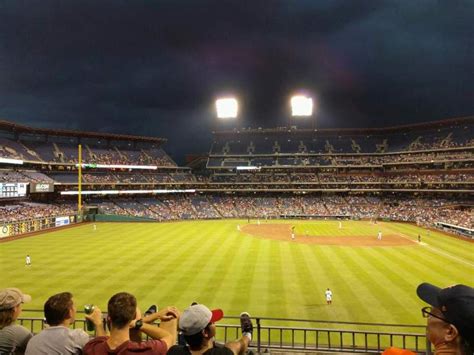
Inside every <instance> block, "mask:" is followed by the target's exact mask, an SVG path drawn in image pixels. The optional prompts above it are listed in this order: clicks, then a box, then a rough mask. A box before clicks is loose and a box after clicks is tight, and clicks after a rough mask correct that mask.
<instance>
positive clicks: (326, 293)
mask: <svg viewBox="0 0 474 355" xmlns="http://www.w3.org/2000/svg"><path fill="white" fill-rule="evenodd" d="M324 294H325V295H326V301H331V300H332V291H331V290H326V292H324Z"/></svg>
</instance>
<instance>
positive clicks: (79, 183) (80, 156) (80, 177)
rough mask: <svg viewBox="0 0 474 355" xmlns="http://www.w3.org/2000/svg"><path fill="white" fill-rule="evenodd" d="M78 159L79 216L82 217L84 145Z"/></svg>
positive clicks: (79, 148)
mask: <svg viewBox="0 0 474 355" xmlns="http://www.w3.org/2000/svg"><path fill="white" fill-rule="evenodd" d="M78 150H79V152H78V157H79V169H78V171H77V189H78V194H77V214H78V215H79V216H80V215H81V211H82V195H81V191H82V145H80V144H79V146H78Z"/></svg>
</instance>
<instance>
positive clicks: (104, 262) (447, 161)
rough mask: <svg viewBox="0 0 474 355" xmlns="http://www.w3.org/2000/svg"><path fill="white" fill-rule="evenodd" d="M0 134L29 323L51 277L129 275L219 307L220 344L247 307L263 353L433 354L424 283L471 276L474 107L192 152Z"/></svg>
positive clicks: (140, 290)
mask: <svg viewBox="0 0 474 355" xmlns="http://www.w3.org/2000/svg"><path fill="white" fill-rule="evenodd" d="M0 134H1V136H0V163H1V170H0V178H1V183H0V186H1V200H0V203H1V205H0V218H1V223H2V229H1V234H0V255H1V270H2V272H1V274H0V284H1V285H7V286H8V285H12V286H14V287H18V288H20V289H21V290H25V292H28V293H29V294H30V295H32V301H31V302H30V303H29V304H25V305H24V308H23V312H22V315H21V317H20V318H19V322H21V324H22V325H23V326H25V327H27V328H29V329H31V330H32V331H33V332H37V331H40V330H41V329H42V327H43V326H44V325H43V322H42V306H43V302H44V301H45V300H46V299H47V298H48V296H50V295H51V294H53V293H56V292H61V291H64V290H69V291H71V292H72V293H73V294H74V299H75V302H76V304H77V305H78V309H82V308H83V307H84V305H86V304H93V305H95V306H96V307H99V308H100V309H101V310H102V311H104V312H105V310H106V309H107V300H108V299H109V297H110V296H111V295H112V294H114V293H116V292H119V291H123V290H124V289H126V291H128V292H131V293H133V294H134V295H135V296H136V297H137V299H138V300H139V302H140V304H141V305H142V306H143V307H146V306H147V305H151V304H157V305H159V307H166V306H168V305H172V306H176V307H178V309H184V308H186V307H187V306H189V304H191V302H198V303H203V304H206V305H208V306H209V307H214V308H216V307H218V308H222V309H223V310H224V312H225V318H224V320H222V321H221V322H220V323H219V327H218V332H217V340H220V341H223V342H224V341H226V340H228V339H231V338H235V337H236V335H238V334H237V333H238V331H239V329H240V328H239V326H238V318H239V314H240V313H241V312H243V311H246V312H248V313H249V314H250V315H251V316H252V319H253V320H254V322H255V323H254V327H255V331H254V335H253V344H252V345H251V347H252V348H253V349H254V351H255V352H274V353H282V352H316V351H318V352H349V353H350V352H352V353H354V352H358V353H380V352H381V351H382V350H383V349H386V348H389V347H391V346H393V347H398V348H404V349H410V350H411V351H413V352H416V353H425V352H429V351H430V346H429V342H427V339H426V336H425V324H426V322H425V319H424V318H423V317H422V315H421V312H420V311H419V310H420V309H421V308H422V307H423V306H424V304H423V302H422V301H421V300H420V299H419V298H418V297H417V295H416V292H415V290H416V287H417V286H418V285H419V284H420V283H422V282H429V283H432V284H435V285H442V286H443V287H446V286H449V285H453V284H466V285H469V284H472V282H473V275H474V218H473V208H474V139H473V137H474V118H473V117H463V118H449V119H445V120H441V121H436V122H427V123H417V124H412V125H403V126H390V127H384V128H365V129H363V128H357V129H314V128H297V127H295V126H288V127H277V128H256V129H252V128H249V129H233V130H221V131H215V132H213V139H212V141H211V142H209V153H208V154H207V155H205V156H195V157H193V159H189V161H188V162H187V164H186V166H178V164H176V163H175V161H173V159H172V158H171V157H170V155H168V154H167V152H166V149H167V148H166V147H167V146H169V145H173V144H178V143H177V142H172V141H167V139H165V138H156V137H150V136H135V135H122V134H113V133H102V132H87V131H74V130H63V129H57V130H53V129H45V128H37V127H30V126H26V125H21V124H17V123H14V122H9V121H1V122H0ZM25 257H27V258H28V259H29V260H28V262H27V265H25ZM327 290H330V291H331V293H332V295H331V302H329V301H328V299H327V294H326V291H327ZM75 327H79V328H81V327H85V323H84V318H83V317H81V316H80V315H79V316H78V317H77V320H76V323H75Z"/></svg>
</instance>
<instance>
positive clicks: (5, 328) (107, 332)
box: [0, 288, 253, 355]
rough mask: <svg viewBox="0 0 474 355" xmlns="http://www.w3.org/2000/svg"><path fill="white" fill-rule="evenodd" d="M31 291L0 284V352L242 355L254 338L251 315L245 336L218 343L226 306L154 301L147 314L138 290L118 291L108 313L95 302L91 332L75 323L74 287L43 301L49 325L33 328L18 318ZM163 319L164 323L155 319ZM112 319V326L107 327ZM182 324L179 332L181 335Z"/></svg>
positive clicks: (244, 318)
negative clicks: (219, 324) (179, 305)
mask: <svg viewBox="0 0 474 355" xmlns="http://www.w3.org/2000/svg"><path fill="white" fill-rule="evenodd" d="M31 300H32V297H31V296H30V295H28V294H25V293H23V292H22V291H21V290H20V289H18V288H4V289H0V354H5V355H6V354H11V355H13V354H16V355H51V354H62V355H80V354H84V355H107V354H123V355H125V354H137V353H140V354H148V355H165V354H170V355H186V354H191V351H192V353H193V354H208V355H210V354H214V355H243V354H245V353H246V352H247V349H248V346H249V344H250V342H251V340H252V333H253V324H252V320H251V318H250V315H249V314H248V313H247V312H243V313H242V314H241V315H240V327H241V332H242V336H241V337H240V338H239V339H237V340H235V341H230V342H227V343H225V344H222V345H220V344H219V345H216V344H215V343H214V337H215V335H216V325H215V323H216V322H218V321H219V320H221V319H222V318H223V316H224V312H223V311H222V310H221V309H215V310H212V311H211V310H210V309H209V308H207V307H206V306H205V305H203V304H197V303H196V302H193V304H192V305H191V306H190V307H188V308H186V309H185V310H184V311H183V312H180V311H179V310H178V309H177V308H176V307H174V306H168V307H160V310H158V308H157V306H156V305H152V306H151V307H149V308H148V310H147V311H146V312H145V313H143V314H142V312H141V310H140V308H139V307H138V304H137V299H136V297H135V296H134V295H132V294H130V293H128V292H119V293H116V294H114V295H113V296H112V297H111V298H110V299H109V301H108V303H107V317H106V318H104V315H103V314H102V311H101V310H100V309H99V307H97V306H94V307H93V309H91V312H90V314H86V315H85V318H86V322H90V328H89V326H87V330H88V331H89V332H90V333H87V332H86V331H85V328H84V329H81V328H80V327H76V325H77V324H76V323H75V322H76V317H77V305H76V303H75V300H74V298H73V294H72V293H71V292H60V293H57V294H54V295H52V296H51V297H49V298H48V300H47V301H46V302H45V304H44V322H45V325H47V326H45V327H44V328H43V329H42V330H41V331H40V332H39V333H37V334H34V333H32V329H27V328H25V327H23V326H22V325H18V324H16V321H17V320H18V319H19V317H20V315H21V312H22V307H23V306H22V305H23V304H24V303H29V302H31ZM157 321H159V325H158V324H156V322H157ZM106 325H107V327H106ZM178 329H179V331H180V337H179V338H178Z"/></svg>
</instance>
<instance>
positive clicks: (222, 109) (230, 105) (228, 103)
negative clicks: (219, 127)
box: [216, 97, 239, 118]
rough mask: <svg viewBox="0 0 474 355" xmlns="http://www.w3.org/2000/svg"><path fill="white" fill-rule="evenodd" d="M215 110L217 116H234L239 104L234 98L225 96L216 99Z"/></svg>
mask: <svg viewBox="0 0 474 355" xmlns="http://www.w3.org/2000/svg"><path fill="white" fill-rule="evenodd" d="M216 110H217V117H219V118H236V117H237V113H238V111H239V105H238V103H237V100H236V99H235V98H233V97H226V98H222V99H218V100H216Z"/></svg>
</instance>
